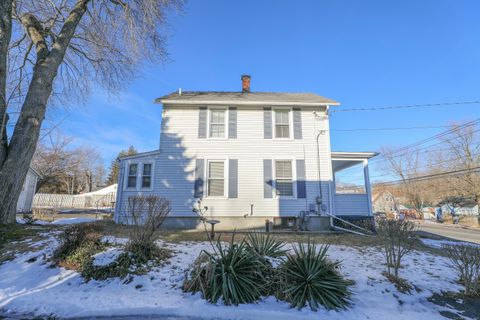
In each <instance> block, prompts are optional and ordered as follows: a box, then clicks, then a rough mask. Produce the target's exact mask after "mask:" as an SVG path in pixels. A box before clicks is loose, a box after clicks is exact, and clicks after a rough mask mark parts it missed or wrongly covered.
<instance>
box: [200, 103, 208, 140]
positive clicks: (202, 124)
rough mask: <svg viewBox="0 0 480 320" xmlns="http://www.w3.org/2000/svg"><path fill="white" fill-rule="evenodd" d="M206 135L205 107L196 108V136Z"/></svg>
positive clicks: (202, 136) (203, 136) (204, 136)
mask: <svg viewBox="0 0 480 320" xmlns="http://www.w3.org/2000/svg"><path fill="white" fill-rule="evenodd" d="M206 137H207V107H200V108H198V138H199V139H205V138H206Z"/></svg>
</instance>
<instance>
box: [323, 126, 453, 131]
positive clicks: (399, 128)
mask: <svg viewBox="0 0 480 320" xmlns="http://www.w3.org/2000/svg"><path fill="white" fill-rule="evenodd" d="M448 127H449V126H418V127H398V128H355V129H330V131H335V132H350V131H397V130H412V129H438V128H448Z"/></svg>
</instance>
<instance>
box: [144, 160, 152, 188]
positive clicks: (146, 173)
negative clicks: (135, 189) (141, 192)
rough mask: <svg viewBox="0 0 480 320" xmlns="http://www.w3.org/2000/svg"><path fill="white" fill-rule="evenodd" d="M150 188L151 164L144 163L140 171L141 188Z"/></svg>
mask: <svg viewBox="0 0 480 320" xmlns="http://www.w3.org/2000/svg"><path fill="white" fill-rule="evenodd" d="M151 186H152V164H151V163H144V164H143V170H142V188H150V187H151Z"/></svg>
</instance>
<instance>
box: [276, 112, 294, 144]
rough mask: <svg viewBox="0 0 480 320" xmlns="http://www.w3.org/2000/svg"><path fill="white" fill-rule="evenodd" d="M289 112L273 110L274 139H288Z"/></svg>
mask: <svg viewBox="0 0 480 320" xmlns="http://www.w3.org/2000/svg"><path fill="white" fill-rule="evenodd" d="M289 113H290V111H289V110H275V138H289V137H290V120H289Z"/></svg>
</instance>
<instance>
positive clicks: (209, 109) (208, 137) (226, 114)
mask: <svg viewBox="0 0 480 320" xmlns="http://www.w3.org/2000/svg"><path fill="white" fill-rule="evenodd" d="M212 111H223V112H225V117H224V118H223V121H224V128H225V131H224V136H223V137H212V136H211V124H212V120H211V119H212ZM228 116H229V114H228V108H227V107H209V108H208V113H207V139H211V140H228Z"/></svg>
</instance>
